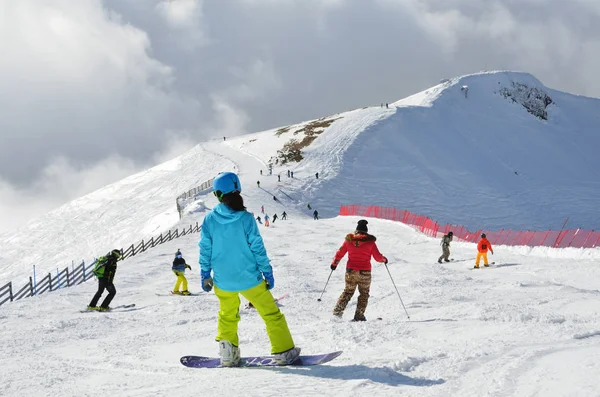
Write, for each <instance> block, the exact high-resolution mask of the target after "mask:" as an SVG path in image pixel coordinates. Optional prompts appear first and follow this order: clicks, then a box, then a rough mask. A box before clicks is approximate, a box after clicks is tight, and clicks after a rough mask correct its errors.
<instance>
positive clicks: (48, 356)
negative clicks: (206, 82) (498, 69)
mask: <svg viewBox="0 0 600 397" xmlns="http://www.w3.org/2000/svg"><path fill="white" fill-rule="evenodd" d="M213 204H214V202H209V205H213ZM356 221H357V219H356V218H336V219H328V220H322V221H318V222H316V221H313V220H311V219H294V220H290V221H287V222H286V221H282V222H280V221H277V222H276V223H275V227H272V228H268V229H267V228H264V227H261V232H262V233H263V236H264V239H265V244H266V247H267V250H268V253H269V255H270V257H271V259H272V262H273V266H274V268H275V282H276V286H275V289H274V290H273V294H274V295H275V296H281V295H283V294H285V293H289V294H290V295H289V297H287V298H285V299H284V300H282V305H283V307H282V311H283V312H284V314H285V315H286V318H287V320H288V322H289V325H290V328H291V330H292V333H293V337H294V339H295V342H296V344H297V345H298V346H300V347H302V349H303V351H304V352H305V353H307V354H310V353H319V352H324V351H332V350H338V349H341V350H344V353H343V354H342V356H340V357H339V358H337V359H336V360H334V361H332V362H331V363H329V364H327V365H324V366H320V367H311V368H274V369H266V370H261V369H216V370H196V369H187V368H184V367H183V366H181V365H180V364H179V358H180V357H181V356H182V355H187V354H199V355H216V354H217V351H218V347H217V344H216V343H215V342H214V337H215V333H216V322H217V312H218V302H217V298H216V297H215V295H214V294H213V293H210V294H204V293H202V294H201V295H200V296H195V297H177V296H157V295H156V293H157V292H159V293H163V294H166V293H168V291H169V289H170V288H172V286H173V284H174V281H175V277H174V276H173V275H172V273H171V271H170V262H171V260H172V259H173V253H174V252H175V251H176V250H177V249H178V248H181V249H182V251H183V253H184V254H185V256H186V258H187V260H188V262H189V263H190V264H191V265H192V266H193V270H192V271H190V272H188V278H189V280H190V290H192V291H194V292H199V291H200V282H199V274H198V273H199V270H198V265H197V263H196V261H197V252H196V250H197V245H196V244H197V239H198V236H197V235H195V236H189V237H184V238H183V239H180V240H178V241H176V242H171V243H167V244H165V245H163V246H160V247H157V248H155V249H153V250H151V251H149V252H147V253H144V254H141V255H140V256H136V257H134V258H132V259H130V260H127V261H126V262H124V263H123V264H121V266H120V270H119V272H118V274H117V279H116V286H117V290H118V294H117V296H116V298H115V301H114V304H115V305H117V304H125V303H131V302H135V303H136V304H137V309H136V310H134V311H131V312H126V313H118V312H115V313H104V314H101V313H83V314H82V313H79V311H78V310H79V309H81V308H82V307H85V305H87V303H88V302H89V300H90V299H91V297H92V295H93V294H94V292H95V288H96V285H95V283H94V282H88V283H86V284H85V285H80V286H77V287H74V288H70V289H65V290H62V291H59V292H53V293H50V294H45V295H41V296H39V297H35V298H30V299H24V300H21V301H19V302H16V303H12V304H8V305H5V306H2V307H1V308H0V346H2V354H1V355H0V368H2V374H1V379H2V382H0V395H5V396H16V395H23V396H25V395H26V396H32V397H33V396H47V395H60V396H79V397H83V396H99V395H118V396H173V395H178V396H179V395H198V394H201V395H203V396H226V395H245V396H265V395H274V394H277V395H286V396H323V395H328V396H352V395H373V396H437V397H445V396H460V397H467V396H473V397H481V396H544V397H554V396H578V397H586V396H590V397H591V396H597V395H598V394H597V387H598V380H597V374H598V371H599V370H600V367H599V365H600V364H599V363H600V361H599V360H598V359H597V357H598V354H600V345H599V343H598V341H599V338H600V312H599V311H598V307H600V291H599V290H598V280H600V268H599V267H598V266H595V264H597V262H598V260H599V259H600V258H599V257H598V255H595V256H594V257H590V258H588V259H569V260H564V259H558V258H553V257H549V256H545V257H533V256H530V255H528V254H523V253H520V252H519V251H518V250H515V249H512V248H499V247H497V248H496V250H495V255H494V256H493V257H491V259H493V260H495V261H496V265H497V267H492V268H488V269H480V270H471V267H472V262H473V258H474V251H475V247H474V245H472V244H466V243H465V244H454V245H453V247H452V257H454V258H455V259H456V261H455V262H453V263H450V264H444V265H437V264H436V263H434V262H435V258H436V257H437V255H439V253H440V252H439V251H440V247H439V241H437V240H433V239H430V238H428V237H425V236H423V235H420V234H417V233H416V232H414V231H412V229H410V228H408V227H405V226H403V225H401V224H397V223H393V222H389V221H383V220H370V221H369V228H370V231H371V232H372V233H373V234H375V235H376V236H377V237H378V244H379V247H380V249H381V251H382V252H383V253H384V254H385V255H387V256H388V257H389V259H390V264H389V266H388V268H389V271H390V273H391V275H392V277H393V279H394V281H395V283H396V285H397V286H398V288H399V291H400V294H401V297H402V299H403V301H404V303H405V305H406V308H407V310H408V312H409V314H410V316H411V321H407V318H406V315H405V314H404V311H403V309H402V306H401V304H400V300H399V299H398V296H397V295H396V291H395V290H394V288H393V285H392V283H391V280H390V276H389V275H388V273H387V271H386V269H385V267H383V266H382V265H380V264H377V265H374V269H373V285H372V289H371V298H370V303H369V307H368V309H367V312H366V316H367V319H368V320H369V321H367V322H366V323H351V322H349V319H350V318H351V317H352V315H353V311H354V309H355V304H356V297H355V298H354V300H353V301H352V302H351V303H350V305H349V307H348V309H347V310H346V313H345V316H344V319H343V320H341V321H340V320H334V319H332V315H331V310H332V309H333V306H334V305H335V301H336V299H337V297H338V296H339V294H340V293H341V291H342V289H343V274H344V272H343V270H341V269H339V270H337V271H336V272H334V273H333V275H332V277H331V281H330V282H329V285H328V286H327V289H326V291H325V294H324V295H323V299H322V301H321V302H317V298H318V297H319V296H320V294H321V291H322V289H323V287H324V285H325V281H326V280H327V277H328V276H329V274H330V270H329V261H330V260H331V258H332V256H333V253H334V252H335V250H336V249H337V247H338V246H339V244H340V243H341V241H342V240H343V237H344V235H345V233H347V232H348V231H351V230H352V229H353V228H354V226H355V224H356ZM596 254H597V253H596ZM243 305H245V302H243ZM379 316H381V317H382V318H383V320H380V321H378V320H375V318H376V317H379ZM241 317H242V321H241V322H240V330H239V332H240V347H241V350H242V353H243V354H246V355H252V354H265V353H268V350H269V345H268V340H267V337H266V333H265V330H264V326H263V323H262V320H261V319H260V317H259V316H258V315H257V314H256V312H254V311H251V310H249V309H243V308H242V311H241ZM15 358H16V359H15Z"/></svg>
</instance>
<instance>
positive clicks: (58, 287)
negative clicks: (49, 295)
mask: <svg viewBox="0 0 600 397" xmlns="http://www.w3.org/2000/svg"><path fill="white" fill-rule="evenodd" d="M56 286H57V289H60V273H59V272H58V268H56Z"/></svg>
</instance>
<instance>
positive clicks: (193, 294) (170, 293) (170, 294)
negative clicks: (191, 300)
mask: <svg viewBox="0 0 600 397" xmlns="http://www.w3.org/2000/svg"><path fill="white" fill-rule="evenodd" d="M156 296H200V294H195V293H192V294H189V295H182V294H174V293H173V291H169V293H168V294H159V293H156Z"/></svg>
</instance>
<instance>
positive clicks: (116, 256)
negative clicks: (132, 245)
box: [110, 248, 123, 259]
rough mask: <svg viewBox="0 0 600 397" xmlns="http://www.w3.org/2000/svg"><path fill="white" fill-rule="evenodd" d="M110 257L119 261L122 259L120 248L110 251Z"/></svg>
mask: <svg viewBox="0 0 600 397" xmlns="http://www.w3.org/2000/svg"><path fill="white" fill-rule="evenodd" d="M110 255H112V256H114V257H115V258H117V259H121V256H123V255H122V254H121V250H120V249H118V248H115V249H114V250H112V251H110Z"/></svg>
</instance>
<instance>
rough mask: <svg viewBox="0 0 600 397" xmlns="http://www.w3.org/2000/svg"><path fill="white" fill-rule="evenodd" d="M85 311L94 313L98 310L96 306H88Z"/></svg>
mask: <svg viewBox="0 0 600 397" xmlns="http://www.w3.org/2000/svg"><path fill="white" fill-rule="evenodd" d="M87 309H88V310H90V311H96V310H98V309H99V307H98V306H88V307H87Z"/></svg>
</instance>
